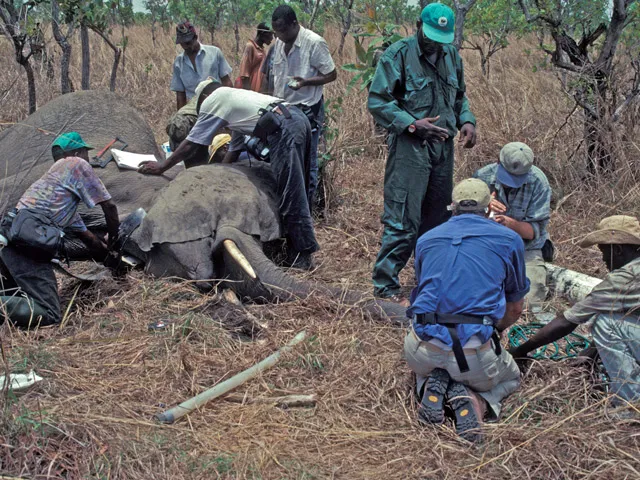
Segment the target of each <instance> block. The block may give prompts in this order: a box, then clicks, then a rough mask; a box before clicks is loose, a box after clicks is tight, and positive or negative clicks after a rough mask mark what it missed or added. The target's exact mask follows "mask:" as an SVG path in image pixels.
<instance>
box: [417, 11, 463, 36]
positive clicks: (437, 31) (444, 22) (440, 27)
mask: <svg viewBox="0 0 640 480" xmlns="http://www.w3.org/2000/svg"><path fill="white" fill-rule="evenodd" d="M420 19H421V20H422V33H424V36H425V37H427V38H428V39H429V40H433V41H434V42H438V43H451V42H453V38H454V27H455V15H454V13H453V10H451V9H450V8H449V7H447V6H446V5H443V4H442V3H430V4H429V5H427V6H426V7H424V8H423V9H422V13H421V14H420Z"/></svg>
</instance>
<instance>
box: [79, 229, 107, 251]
mask: <svg viewBox="0 0 640 480" xmlns="http://www.w3.org/2000/svg"><path fill="white" fill-rule="evenodd" d="M77 236H78V238H80V240H82V243H84V244H85V245H86V246H87V247H88V248H89V250H90V251H91V254H92V256H94V257H104V256H105V255H106V254H107V246H106V245H105V244H104V243H103V242H102V240H100V239H99V238H98V237H97V236H96V235H94V234H93V233H91V232H90V231H89V230H86V231H84V232H79V233H78V234H77Z"/></svg>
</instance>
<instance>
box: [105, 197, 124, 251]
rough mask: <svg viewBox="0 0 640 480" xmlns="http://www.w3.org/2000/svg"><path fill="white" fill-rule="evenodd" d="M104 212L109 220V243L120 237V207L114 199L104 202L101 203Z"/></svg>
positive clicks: (106, 219)
mask: <svg viewBox="0 0 640 480" xmlns="http://www.w3.org/2000/svg"><path fill="white" fill-rule="evenodd" d="M100 206H101V207H102V211H103V212H104V218H105V221H106V222H107V232H109V245H113V242H115V241H116V239H117V238H118V229H119V228H120V220H119V219H118V207H116V204H115V203H113V202H112V201H108V202H102V203H101V204H100Z"/></svg>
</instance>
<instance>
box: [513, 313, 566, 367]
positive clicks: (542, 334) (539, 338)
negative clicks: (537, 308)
mask: <svg viewBox="0 0 640 480" xmlns="http://www.w3.org/2000/svg"><path fill="white" fill-rule="evenodd" d="M576 327H577V325H575V324H573V323H571V322H569V321H568V320H567V319H566V318H564V316H563V315H562V314H561V315H558V316H557V317H556V318H555V319H554V320H553V321H552V322H550V323H548V324H547V325H545V326H544V327H543V328H542V329H541V330H540V331H539V332H538V333H536V334H535V335H534V336H533V337H531V338H530V339H529V340H528V341H526V342H525V343H523V344H522V345H520V346H519V347H517V348H515V349H513V350H512V352H511V353H512V355H513V356H514V357H525V356H526V355H527V354H528V353H529V352H531V351H532V350H535V349H536V348H539V347H541V346H543V345H546V344H548V343H551V342H555V341H556V340H559V339H561V338H562V337H564V336H566V335H568V334H570V333H571V332H573V331H574V330H575V329H576Z"/></svg>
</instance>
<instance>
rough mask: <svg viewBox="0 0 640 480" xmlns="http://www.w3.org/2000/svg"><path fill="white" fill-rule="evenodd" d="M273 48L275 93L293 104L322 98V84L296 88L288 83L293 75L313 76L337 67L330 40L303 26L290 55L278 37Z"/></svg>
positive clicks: (310, 104) (307, 103)
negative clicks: (332, 56) (286, 52)
mask: <svg viewBox="0 0 640 480" xmlns="http://www.w3.org/2000/svg"><path fill="white" fill-rule="evenodd" d="M273 48H274V52H273V67H272V74H273V82H274V95H275V96H276V97H280V98H284V99H285V100H286V101H287V102H288V103H290V104H291V105H307V106H312V105H315V104H316V103H318V102H319V101H320V99H321V98H322V85H318V86H309V87H303V88H301V89H299V90H292V89H291V88H289V87H288V86H287V83H288V82H289V79H290V78H289V77H302V78H310V77H315V76H317V75H318V74H321V75H327V74H329V73H331V72H333V71H334V70H335V69H336V65H335V63H333V59H332V58H331V53H330V52H329V46H328V45H327V42H326V41H325V40H324V38H322V37H321V36H320V35H318V34H317V33H315V32H312V31H311V30H308V29H306V28H304V27H300V32H298V37H297V38H296V41H295V43H294V44H293V47H291V51H290V52H289V55H288V56H287V55H285V53H284V42H282V41H281V40H276V43H275V45H274V47H273Z"/></svg>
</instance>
